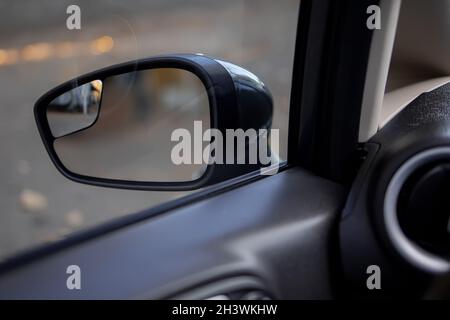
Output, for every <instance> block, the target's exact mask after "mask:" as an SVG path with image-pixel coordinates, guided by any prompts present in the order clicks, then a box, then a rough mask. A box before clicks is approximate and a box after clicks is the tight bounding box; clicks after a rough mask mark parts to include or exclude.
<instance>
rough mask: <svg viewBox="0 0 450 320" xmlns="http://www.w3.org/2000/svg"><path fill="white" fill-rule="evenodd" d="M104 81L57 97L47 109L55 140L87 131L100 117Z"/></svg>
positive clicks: (87, 84) (91, 83)
mask: <svg viewBox="0 0 450 320" xmlns="http://www.w3.org/2000/svg"><path fill="white" fill-rule="evenodd" d="M102 86H103V84H102V81H100V80H94V81H91V82H89V83H86V84H84V85H82V86H79V87H75V88H73V89H72V90H69V91H67V92H65V93H63V94H62V95H60V96H58V97H56V98H55V99H54V100H53V101H52V102H50V103H49V105H48V107H47V120H48V124H49V126H50V130H51V131H52V134H53V136H54V137H55V138H58V137H61V136H64V135H66V134H70V133H73V132H76V131H78V130H82V129H86V128H88V127H89V126H91V125H92V124H93V123H94V122H95V120H96V119H97V116H98V111H99V106H100V99H101V95H102Z"/></svg>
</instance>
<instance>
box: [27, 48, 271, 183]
mask: <svg viewBox="0 0 450 320" xmlns="http://www.w3.org/2000/svg"><path fill="white" fill-rule="evenodd" d="M155 68H175V69H182V70H186V71H189V72H191V73H193V74H195V75H196V76H197V77H198V78H199V79H200V80H201V82H202V83H203V85H204V86H205V88H206V91H207V95H208V100H209V106H210V107H209V108H210V126H211V128H215V129H218V130H219V131H220V132H222V134H223V135H225V132H226V130H227V129H234V130H236V129H243V130H246V129H248V128H253V129H255V130H258V129H270V126H271V122H272V113H273V102H272V96H271V94H270V92H269V90H268V89H267V87H266V86H265V85H264V84H263V83H262V82H261V81H260V80H259V79H258V78H257V77H256V76H254V75H253V74H252V73H250V72H248V71H247V70H245V69H243V68H241V67H238V66H236V65H233V64H231V63H228V62H224V61H220V60H216V59H213V58H210V57H207V56H204V55H199V54H174V55H166V56H157V57H151V58H147V59H141V60H136V61H130V62H126V63H123V64H118V65H114V66H111V67H107V68H104V69H101V70H98V71H94V72H91V73H88V74H86V75H83V76H80V77H77V78H75V79H73V80H71V81H68V82H66V83H64V84H62V85H60V86H58V87H56V88H54V89H52V90H51V91H49V92H48V93H46V94H44V95H43V96H42V97H41V98H40V99H39V100H38V101H37V102H36V104H35V107H34V115H35V119H36V123H37V127H38V130H39V133H40V135H41V138H42V141H43V143H44V146H45V148H46V150H47V152H48V154H49V155H50V158H51V160H52V162H53V163H54V165H55V166H56V168H57V169H58V171H59V172H60V173H62V174H63V175H64V176H65V177H67V178H68V179H71V180H73V181H76V182H79V183H85V184H90V185H96V186H102V187H111V188H123V189H135V190H158V191H176V190H178V191H182V190H194V189H198V188H201V187H205V186H208V185H211V184H215V183H218V182H221V181H224V180H227V179H230V178H234V177H236V176H238V175H241V174H245V173H248V172H251V171H255V170H258V169H259V168H261V167H262V166H261V165H260V164H256V165H255V164H214V163H213V164H208V165H207V168H206V170H205V172H204V174H203V175H202V176H201V177H200V178H198V179H196V180H193V181H179V182H175V181H173V182H172V181H164V182H155V181H127V180H115V179H107V178H97V177H91V176H86V175H82V174H79V173H76V172H72V171H70V170H69V169H68V168H67V167H66V166H65V165H64V164H63V162H62V161H61V159H60V157H59V156H58V154H57V152H56V151H55V147H54V142H55V140H56V139H57V138H55V137H54V136H53V134H52V131H51V128H50V126H49V122H48V119H47V113H46V109H47V107H48V106H49V104H50V103H51V102H52V101H53V100H54V99H55V98H57V97H59V96H61V95H62V94H64V93H65V92H68V91H69V90H72V89H73V88H76V87H79V86H82V85H84V84H87V83H89V82H92V81H96V80H100V81H103V80H104V79H105V78H108V77H112V76H117V75H121V74H125V73H130V72H136V71H141V70H148V69H155ZM149 165H151V164H149Z"/></svg>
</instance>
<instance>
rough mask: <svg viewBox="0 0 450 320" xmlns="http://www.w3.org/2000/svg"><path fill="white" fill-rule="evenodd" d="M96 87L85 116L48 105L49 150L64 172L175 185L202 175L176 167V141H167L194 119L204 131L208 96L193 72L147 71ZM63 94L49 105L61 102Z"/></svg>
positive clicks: (194, 167)
mask: <svg viewBox="0 0 450 320" xmlns="http://www.w3.org/2000/svg"><path fill="white" fill-rule="evenodd" d="M95 83H96V84H95V85H97V84H98V83H97V82H95ZM100 84H101V85H100V90H99V91H98V92H99V93H100V94H99V95H98V96H96V97H97V98H96V99H97V100H95V101H96V102H97V104H96V106H97V107H95V106H94V103H93V102H91V100H92V99H91V98H89V99H87V100H88V101H90V102H89V103H88V102H86V103H88V108H87V109H90V108H91V109H92V110H91V111H90V112H91V113H89V112H85V111H84V109H83V108H81V107H77V108H76V110H77V111H72V110H73V107H72V108H69V107H68V106H65V107H55V106H52V105H49V109H48V113H47V115H48V119H49V124H50V127H51V131H52V133H53V134H54V136H55V137H56V138H57V139H56V140H55V141H54V148H55V151H56V153H57V154H58V156H59V158H60V160H61V162H62V163H63V164H64V166H65V167H66V168H67V169H69V170H70V171H72V172H74V173H77V174H81V175H86V176H91V177H97V178H106V179H115V180H127V181H154V182H169V181H170V182H180V181H192V180H196V179H198V178H200V177H201V176H202V175H203V173H204V172H205V170H206V164H189V163H188V164H178V165H177V164H175V163H174V161H172V158H171V153H172V149H173V147H174V146H175V145H176V144H177V143H178V142H174V141H172V140H171V137H172V133H173V132H174V130H176V129H187V130H188V131H189V132H191V133H193V132H194V131H193V128H194V121H201V122H202V128H203V130H206V129H208V128H209V127H210V115H209V112H210V111H209V100H208V94H207V91H206V88H205V87H204V85H203V83H202V81H201V80H200V79H199V78H198V77H197V76H196V75H195V74H193V73H191V72H189V71H186V70H181V69H175V68H159V69H149V70H142V71H136V72H131V73H126V74H121V75H116V76H113V77H109V78H105V79H104V80H103V82H101V83H100ZM93 86H94V85H93V84H92V83H88V84H85V85H83V86H80V87H78V88H76V89H73V90H72V91H74V90H77V93H76V94H77V95H80V96H81V97H85V96H86V95H87V96H88V97H90V95H92V93H89V92H90V91H88V93H81V92H82V91H83V90H86V91H87V90H88V89H89V90H92V88H91V87H93ZM85 87H86V88H88V89H83V88H85ZM97 87H98V86H97ZM78 92H79V93H78ZM71 93H72V92H71ZM66 94H67V93H66ZM66 94H64V95H62V96H60V97H58V98H57V99H55V101H65V100H64V99H67V97H64V96H65V95H66ZM99 97H101V98H99ZM71 99H73V98H71ZM77 99H81V98H77ZM82 101H84V100H82ZM99 102H100V103H99ZM52 104H54V103H53V102H52ZM60 104H61V105H62V102H58V104H57V106H59V105H60ZM65 105H68V103H66V104H65ZM81 106H84V105H81ZM54 109H57V110H58V111H54ZM95 110H97V111H95ZM60 118H64V120H61V119H60ZM67 122H70V123H67Z"/></svg>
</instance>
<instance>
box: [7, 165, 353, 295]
mask: <svg viewBox="0 0 450 320" xmlns="http://www.w3.org/2000/svg"><path fill="white" fill-rule="evenodd" d="M344 200H345V193H344V190H343V189H342V188H341V187H340V186H339V185H337V184H334V183H331V182H328V181H326V180H324V179H322V178H318V177H316V176H313V175H311V174H309V173H307V172H305V171H304V170H301V169H297V168H293V169H289V170H286V171H284V172H282V173H280V174H278V175H275V176H272V177H268V178H265V179H261V180H259V181H256V182H254V183H252V184H248V185H245V186H243V187H240V188H237V189H234V190H231V191H229V192H226V193H223V194H220V195H218V196H215V197H213V198H209V199H207V200H202V201H199V202H196V203H193V204H190V205H187V206H184V207H182V208H179V209H176V210H173V211H171V212H170V213H166V214H163V215H160V216H157V217H154V218H150V219H148V220H145V221H143V222H140V223H136V224H133V225H130V226H128V227H126V228H122V229H120V230H117V231H115V232H112V233H109V234H106V235H104V236H101V237H98V238H95V239H93V240H90V241H87V242H84V243H81V244H78V245H74V246H72V247H69V248H67V249H65V250H62V251H60V252H57V253H54V254H52V255H49V256H47V257H44V258H41V259H38V260H36V261H35V262H31V263H29V264H27V265H24V266H22V267H19V268H15V269H14V270H12V271H10V272H7V273H5V274H3V275H2V276H1V277H0V298H58V299H61V298H69V299H70V298H75V299H77V298H113V299H114V298H166V297H174V296H176V295H179V294H181V293H183V295H184V296H186V292H189V290H191V289H196V288H197V287H198V286H201V285H206V284H208V283H209V284H211V283H212V282H214V281H218V280H221V281H222V282H223V280H224V279H227V278H228V277H230V279H231V278H233V277H236V276H251V277H252V278H253V279H257V281H260V285H261V287H263V288H264V290H266V291H267V292H268V293H269V294H270V295H271V296H273V297H276V298H329V297H331V288H330V286H331V283H330V282H331V281H330V270H329V269H330V256H329V255H330V250H329V249H330V248H329V246H330V242H331V241H330V240H331V239H330V237H331V235H332V234H333V233H332V232H331V231H332V228H333V223H334V222H335V221H336V220H335V219H337V218H338V214H339V211H340V209H341V205H342V204H343V201H344ZM72 264H75V265H78V266H80V268H81V290H68V289H67V287H66V279H67V277H68V275H67V274H66V268H67V266H69V265H72ZM187 296H189V294H188V293H187Z"/></svg>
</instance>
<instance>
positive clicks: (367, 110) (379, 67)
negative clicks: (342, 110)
mask: <svg viewBox="0 0 450 320" xmlns="http://www.w3.org/2000/svg"><path fill="white" fill-rule="evenodd" d="M400 5H401V0H381V2H380V9H381V10H380V12H381V29H380V30H374V32H373V36H372V43H371V45H370V55H369V62H368V66H367V72H366V79H365V86H364V93H363V102H362V109H361V117H360V126H359V142H365V141H367V140H369V138H370V137H372V136H373V135H374V134H375V133H376V132H377V130H378V124H379V119H380V114H381V108H382V104H383V96H384V91H385V86H386V81H387V76H388V71H389V65H390V61H391V55H392V48H393V46H394V39H395V32H396V29H397V22H398V17H399V12H400Z"/></svg>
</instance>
